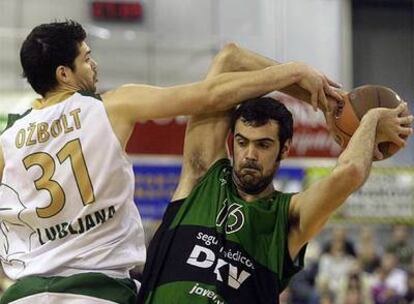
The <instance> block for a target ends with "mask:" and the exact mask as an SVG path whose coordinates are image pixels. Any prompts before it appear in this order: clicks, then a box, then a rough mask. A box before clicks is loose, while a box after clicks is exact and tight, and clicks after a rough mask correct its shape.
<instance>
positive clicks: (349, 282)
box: [280, 225, 414, 304]
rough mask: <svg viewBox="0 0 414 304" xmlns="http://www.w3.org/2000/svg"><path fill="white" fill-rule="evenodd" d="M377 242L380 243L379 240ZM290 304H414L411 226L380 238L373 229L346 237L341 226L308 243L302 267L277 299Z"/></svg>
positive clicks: (413, 257) (395, 228) (397, 227)
mask: <svg viewBox="0 0 414 304" xmlns="http://www.w3.org/2000/svg"><path fill="white" fill-rule="evenodd" d="M379 238H380V239H379ZM280 300H281V303H289V304H317V303H321V304H331V303H332V304H333V303H334V304H402V303H404V304H405V303H408V304H411V303H414V246H413V241H412V228H411V227H408V226H404V225H396V226H393V228H392V232H391V236H390V237H389V238H386V239H381V234H378V233H375V231H374V230H373V229H372V228H369V227H362V228H361V229H359V231H358V233H357V235H355V236H354V235H350V233H349V232H348V233H347V230H346V228H344V227H335V228H333V229H332V230H331V232H330V235H329V237H328V239H327V240H325V241H324V242H322V241H314V242H312V243H310V244H309V245H308V249H307V255H306V261H305V269H304V271H302V272H300V273H298V274H297V275H296V276H295V277H294V279H293V280H292V282H291V284H290V286H289V288H288V289H287V290H286V291H285V292H284V293H283V294H282V295H281V297H280Z"/></svg>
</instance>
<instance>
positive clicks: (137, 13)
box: [91, 1, 143, 22]
mask: <svg viewBox="0 0 414 304" xmlns="http://www.w3.org/2000/svg"><path fill="white" fill-rule="evenodd" d="M91 8H92V18H93V19H94V20H95V21H111V22H113V21H121V22H133V21H140V20H141V19H142V15H143V9H142V5H141V3H140V2H137V1H134V2H131V1H124V2H120V1H92V3H91Z"/></svg>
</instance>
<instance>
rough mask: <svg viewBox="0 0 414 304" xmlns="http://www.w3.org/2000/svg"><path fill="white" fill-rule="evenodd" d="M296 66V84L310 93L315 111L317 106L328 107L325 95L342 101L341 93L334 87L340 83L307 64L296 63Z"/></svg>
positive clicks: (338, 86)
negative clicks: (297, 74)
mask: <svg viewBox="0 0 414 304" xmlns="http://www.w3.org/2000/svg"><path fill="white" fill-rule="evenodd" d="M296 67H297V69H298V73H299V81H298V82H297V84H298V85H299V86H300V87H302V88H303V89H305V90H307V91H308V92H309V93H310V95H311V102H310V103H311V105H312V107H313V109H314V110H315V111H316V110H317V108H318V107H322V108H325V109H328V107H329V104H328V100H327V98H326V95H328V96H331V97H332V98H334V99H336V100H337V101H339V102H342V101H343V97H342V95H341V94H339V92H337V91H336V89H335V88H340V87H341V85H340V84H338V83H336V82H335V81H333V80H331V79H329V78H328V77H326V76H325V75H324V74H322V73H321V72H319V71H318V70H316V69H314V68H313V67H311V66H309V65H307V64H304V63H296Z"/></svg>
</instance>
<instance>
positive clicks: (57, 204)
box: [0, 21, 341, 304]
mask: <svg viewBox="0 0 414 304" xmlns="http://www.w3.org/2000/svg"><path fill="white" fill-rule="evenodd" d="M85 39H86V33H85V31H84V29H83V28H82V26H81V25H80V24H78V23H76V22H74V21H66V22H53V23H49V24H43V25H40V26H37V27H35V28H34V29H33V30H32V32H31V33H30V34H29V36H28V37H27V38H26V40H25V41H24V43H23V46H22V48H21V52H20V56H21V63H22V66H23V71H24V75H25V76H26V78H27V79H28V82H29V83H30V85H31V86H32V88H33V89H34V90H35V91H36V92H37V93H38V94H40V95H41V98H40V99H38V100H36V101H34V102H33V104H32V108H31V109H29V110H28V111H26V112H25V113H23V114H19V115H10V117H9V122H8V125H7V128H6V130H5V131H4V132H3V133H2V135H1V137H0V148H1V149H0V178H1V182H2V184H1V186H0V187H1V188H0V204H1V206H0V241H1V244H0V247H1V249H0V258H1V262H2V265H3V267H4V270H5V272H6V274H7V275H8V276H9V277H10V278H12V279H15V280H18V281H17V283H16V284H14V285H13V286H12V287H11V288H10V289H9V290H8V291H7V292H6V293H5V295H4V296H3V297H2V299H1V300H0V303H20V304H24V303H42V304H46V303H62V304H65V303H134V302H135V299H136V294H137V290H138V288H139V283H137V284H136V283H134V281H133V280H131V279H130V277H129V270H130V269H131V268H133V267H134V266H136V265H142V264H143V263H144V261H145V246H144V235H143V228H142V224H141V219H140V216H139V213H138V211H137V209H136V207H135V205H134V201H133V195H134V175H133V172H132V166H131V164H130V162H129V160H128V158H127V156H126V154H125V146H126V144H127V141H128V139H129V136H130V134H131V132H132V130H133V127H134V125H135V123H136V122H137V121H139V120H147V119H155V118H162V117H172V116H176V115H186V114H198V113H205V112H212V111H221V110H226V109H228V108H230V107H232V106H233V105H235V104H236V103H239V102H241V101H243V100H245V99H248V98H252V97H256V96H260V95H263V94H266V93H268V92H271V91H273V90H278V89H282V88H285V87H288V86H291V85H298V86H300V87H301V88H303V89H305V90H306V91H307V92H308V93H309V94H310V95H311V96H312V104H313V105H314V106H315V107H316V106H317V105H318V104H326V96H325V94H328V95H331V96H332V97H334V98H337V99H341V97H340V96H339V95H338V94H337V93H336V92H335V91H334V90H333V88H332V87H331V85H333V86H337V85H336V84H335V83H334V82H332V81H331V80H329V79H328V78H327V77H326V76H324V75H323V74H321V73H319V72H318V71H316V70H314V69H313V68H311V67H309V66H307V65H305V64H301V63H288V64H281V65H278V66H272V67H268V68H266V69H262V70H257V71H251V72H230V73H223V74H220V75H217V76H216V77H211V78H209V79H207V80H204V81H201V82H196V83H191V84H186V85H181V86H174V87H168V88H160V87H154V86H148V85H136V84H131V85H123V86H121V87H119V88H116V89H114V90H112V91H109V92H107V93H104V94H102V96H101V98H100V97H99V96H96V95H95V90H96V88H95V85H96V82H97V80H98V79H97V64H96V62H95V61H94V60H93V58H92V56H91V49H90V48H89V47H88V45H87V44H86V43H85ZM226 53H227V52H226V48H224V49H223V51H221V52H220V53H219V54H218V55H217V56H218V57H220V58H224V59H225V58H226V56H227V55H226ZM214 62H216V60H215V61H214ZM222 62H223V61H222ZM224 63H225V60H224ZM213 64H214V63H213ZM143 136H145V135H143Z"/></svg>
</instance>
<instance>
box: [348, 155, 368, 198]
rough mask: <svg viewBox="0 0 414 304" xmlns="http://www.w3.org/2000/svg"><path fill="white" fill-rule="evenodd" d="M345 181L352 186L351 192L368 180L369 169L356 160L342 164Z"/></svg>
mask: <svg viewBox="0 0 414 304" xmlns="http://www.w3.org/2000/svg"><path fill="white" fill-rule="evenodd" d="M341 171H342V176H344V178H343V182H345V183H346V184H347V185H348V187H349V188H350V190H351V192H354V191H356V190H358V189H359V188H360V187H361V186H362V185H363V184H364V183H365V181H366V180H367V178H368V174H369V170H365V169H364V168H362V167H361V166H360V165H358V164H357V163H355V162H351V161H349V162H346V163H344V164H341Z"/></svg>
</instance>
